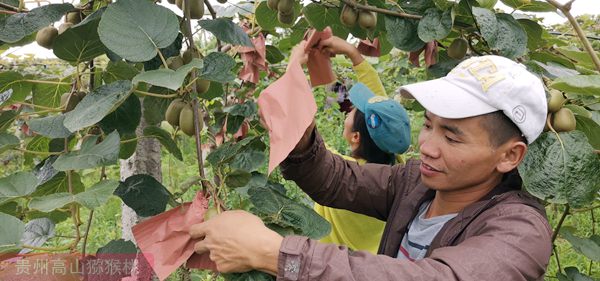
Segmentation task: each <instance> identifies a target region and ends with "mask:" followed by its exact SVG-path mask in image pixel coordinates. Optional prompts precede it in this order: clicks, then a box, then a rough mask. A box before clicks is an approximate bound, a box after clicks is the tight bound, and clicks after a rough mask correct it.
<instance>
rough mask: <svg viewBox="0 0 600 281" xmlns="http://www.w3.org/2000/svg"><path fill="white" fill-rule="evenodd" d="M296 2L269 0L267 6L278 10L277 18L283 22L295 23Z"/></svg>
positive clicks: (290, 0) (292, 0)
mask: <svg viewBox="0 0 600 281" xmlns="http://www.w3.org/2000/svg"><path fill="white" fill-rule="evenodd" d="M294 4H295V3H294V0H267V7H269V9H271V10H274V11H277V20H278V21H279V22H280V23H283V24H293V23H294V20H295V19H296V17H294Z"/></svg>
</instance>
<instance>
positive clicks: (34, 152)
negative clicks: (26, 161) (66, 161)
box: [15, 148, 61, 156]
mask: <svg viewBox="0 0 600 281" xmlns="http://www.w3.org/2000/svg"><path fill="white" fill-rule="evenodd" d="M15 150H18V151H21V152H23V153H29V154H35V155H43V156H47V155H60V154H61V153H60V152H44V151H33V150H27V149H24V148H15Z"/></svg>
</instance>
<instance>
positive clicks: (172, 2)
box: [167, 0, 176, 4]
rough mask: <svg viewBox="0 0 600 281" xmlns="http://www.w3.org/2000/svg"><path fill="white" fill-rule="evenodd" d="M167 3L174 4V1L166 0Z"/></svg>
mask: <svg viewBox="0 0 600 281" xmlns="http://www.w3.org/2000/svg"><path fill="white" fill-rule="evenodd" d="M167 2H169V4H176V2H175V0H167Z"/></svg>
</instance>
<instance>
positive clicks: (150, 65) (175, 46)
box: [144, 33, 183, 71]
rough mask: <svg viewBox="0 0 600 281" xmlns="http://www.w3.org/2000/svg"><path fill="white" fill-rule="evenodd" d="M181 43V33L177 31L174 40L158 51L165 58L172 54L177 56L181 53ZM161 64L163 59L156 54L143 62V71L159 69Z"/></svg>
mask: <svg viewBox="0 0 600 281" xmlns="http://www.w3.org/2000/svg"><path fill="white" fill-rule="evenodd" d="M182 43H183V35H182V34H181V33H179V35H177V38H175V41H173V43H171V45H169V46H167V47H165V48H161V49H160V53H161V54H162V55H163V57H164V58H165V59H166V58H170V57H174V56H179V54H180V53H181V46H182ZM161 66H163V61H162V58H161V57H160V55H156V56H155V57H154V58H153V59H151V60H149V61H146V62H144V70H145V71H150V70H155V69H159V68H160V67H161Z"/></svg>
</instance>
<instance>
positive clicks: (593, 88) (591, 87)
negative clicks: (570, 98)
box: [550, 75, 600, 95]
mask: <svg viewBox="0 0 600 281" xmlns="http://www.w3.org/2000/svg"><path fill="white" fill-rule="evenodd" d="M550 87H552V88H554V89H557V90H560V91H563V92H567V93H573V94H581V95H599V94H600V75H574V76H569V77H561V78H558V79H556V80H554V82H552V84H550Z"/></svg>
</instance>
